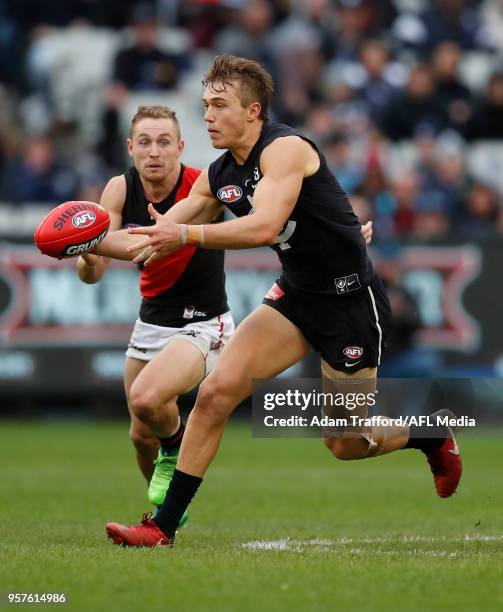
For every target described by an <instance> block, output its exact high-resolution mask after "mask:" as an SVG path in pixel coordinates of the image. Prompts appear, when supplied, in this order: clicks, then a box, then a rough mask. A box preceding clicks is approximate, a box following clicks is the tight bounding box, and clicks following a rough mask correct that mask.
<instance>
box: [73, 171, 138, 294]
mask: <svg viewBox="0 0 503 612" xmlns="http://www.w3.org/2000/svg"><path fill="white" fill-rule="evenodd" d="M125 197H126V181H125V179H124V177H123V176H114V177H113V178H111V179H110V180H109V181H108V183H107V184H106V186H105V189H104V190H103V193H102V194H101V198H100V204H101V206H103V208H105V209H106V210H107V211H108V214H109V216H110V230H109V234H108V236H106V237H105V241H107V242H110V243H112V244H113V243H114V238H113V234H114V233H117V230H120V228H121V225H122V208H123V206H124V200H125ZM105 248H106V247H105ZM99 253H100V255H93V254H92V253H85V254H84V255H80V256H79V258H78V259H77V272H78V274H79V277H80V280H81V281H83V282H84V283H87V284H94V283H97V282H98V281H99V280H101V278H102V277H103V274H105V272H106V270H107V268H108V264H109V263H110V259H109V257H104V256H102V255H104V254H105V253H106V251H104V252H103V254H101V251H99Z"/></svg>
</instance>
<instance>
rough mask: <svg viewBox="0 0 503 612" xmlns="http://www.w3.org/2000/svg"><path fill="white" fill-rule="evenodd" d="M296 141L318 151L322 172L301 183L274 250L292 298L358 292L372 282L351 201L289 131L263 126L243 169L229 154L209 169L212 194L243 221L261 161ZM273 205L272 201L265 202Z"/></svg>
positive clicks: (269, 124) (268, 124)
mask: <svg viewBox="0 0 503 612" xmlns="http://www.w3.org/2000/svg"><path fill="white" fill-rule="evenodd" d="M285 136H299V137H300V138H302V139H304V140H306V141H307V142H309V143H310V144H311V145H312V146H313V147H314V149H315V150H316V151H317V152H318V155H319V158H320V167H319V169H318V170H317V172H316V173H315V174H313V175H312V176H310V177H307V178H305V179H304V180H303V181H302V188H301V191H300V194H299V197H298V200H297V202H296V204H295V207H294V209H293V210H292V213H291V215H290V217H289V219H288V221H287V223H286V224H285V226H284V227H283V230H282V232H281V233H280V235H279V236H278V238H277V240H276V243H275V244H274V245H273V247H272V248H273V249H274V250H275V251H276V252H277V254H278V256H279V259H280V262H281V265H282V268H283V279H284V281H285V282H286V284H287V286H288V287H289V289H290V290H291V291H292V292H293V293H299V294H300V293H308V294H324V295H331V294H333V295H343V294H346V293H349V292H353V291H361V290H362V289H363V288H365V287H366V286H367V285H368V284H369V282H370V281H371V279H372V277H373V274H374V273H373V270H372V264H371V262H370V260H369V258H368V256H367V250H366V246H365V240H364V239H363V236H362V234H361V226H360V223H359V222H358V219H357V218H356V215H355V214H354V212H353V209H352V208H351V204H350V203H349V200H348V198H347V196H346V194H345V193H344V191H343V190H342V188H341V186H340V185H339V183H338V181H337V179H336V178H335V176H334V175H333V174H332V173H331V172H330V170H329V169H328V166H327V163H326V160H325V157H324V156H323V154H322V153H321V152H320V151H319V150H318V148H317V147H316V145H315V144H314V143H312V142H311V141H310V140H309V139H308V138H306V137H305V136H303V135H302V134H300V133H299V132H297V131H296V130H294V129H293V128H291V127H289V126H287V125H283V124H279V123H272V122H269V121H268V122H266V123H264V126H263V128H262V131H261V134H260V137H259V139H258V140H257V142H256V143H255V145H254V147H253V149H252V150H251V151H250V154H249V155H248V158H247V160H246V162H245V163H244V164H243V165H239V164H237V162H236V160H235V159H234V157H233V156H232V154H231V153H230V151H227V152H226V153H224V154H223V155H222V156H220V157H219V158H218V159H217V160H216V161H214V162H213V163H212V164H211V165H210V166H209V183H210V189H211V191H212V193H213V195H214V196H215V197H216V198H217V199H218V201H219V202H222V203H223V204H225V206H226V207H227V208H228V209H229V210H230V211H231V212H232V213H234V214H235V215H236V216H237V217H243V216H245V215H248V214H250V213H251V212H252V206H253V192H254V190H255V188H256V186H257V183H258V181H259V180H260V179H261V178H262V172H261V168H260V156H261V153H262V151H263V150H264V149H265V148H266V147H267V146H268V145H269V144H271V142H273V141H274V140H276V139H277V138H282V137H285ZM269 205H270V206H274V202H273V201H272V202H270V203H269Z"/></svg>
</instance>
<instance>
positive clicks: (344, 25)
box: [335, 0, 371, 62]
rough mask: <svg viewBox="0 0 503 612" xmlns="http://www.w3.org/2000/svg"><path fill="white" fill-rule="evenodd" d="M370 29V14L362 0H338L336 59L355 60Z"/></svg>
mask: <svg viewBox="0 0 503 612" xmlns="http://www.w3.org/2000/svg"><path fill="white" fill-rule="evenodd" d="M370 29H371V14H370V12H369V10H368V7H367V6H366V5H365V2H364V1H363V0H338V2H337V32H336V37H335V41H336V51H335V55H336V57H337V60H338V61H344V62H356V61H358V52H359V49H360V48H361V46H362V44H363V42H364V41H365V39H366V38H367V37H368V36H369V34H370Z"/></svg>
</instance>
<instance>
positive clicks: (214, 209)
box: [128, 168, 222, 265]
mask: <svg viewBox="0 0 503 612" xmlns="http://www.w3.org/2000/svg"><path fill="white" fill-rule="evenodd" d="M148 210H149V212H150V214H151V216H152V217H153V218H154V219H155V221H156V224H155V225H153V226H150V227H139V228H138V227H133V228H131V229H129V230H128V232H129V233H130V234H140V235H141V236H142V238H141V239H140V241H139V242H138V239H139V238H140V236H135V237H134V240H135V241H136V242H135V244H133V245H131V246H130V247H129V249H128V251H129V253H130V258H131V257H134V258H135V259H134V261H139V259H138V256H139V255H140V253H142V252H143V251H144V250H145V249H147V248H148V249H150V250H151V253H152V256H151V257H150V259H148V260H147V261H146V262H145V265H148V264H150V263H152V261H155V260H156V259H161V258H162V257H165V256H166V255H168V254H169V253H170V252H172V251H174V250H176V249H178V248H179V247H180V246H182V230H181V227H180V225H179V224H182V223H183V224H187V223H191V224H195V225H199V224H203V223H210V222H211V221H213V219H215V217H216V216H217V215H218V214H219V213H220V212H221V210H222V205H221V204H220V202H219V201H218V200H217V199H216V198H215V196H214V195H213V194H212V193H211V190H210V185H209V180H208V169H207V168H205V169H204V170H203V171H202V172H201V174H200V175H199V176H198V178H197V180H196V182H195V183H194V185H193V186H192V189H191V190H190V193H189V195H188V196H187V197H186V198H185V199H183V200H180V201H179V202H177V203H176V204H175V205H174V206H173V207H172V208H170V209H169V210H168V211H167V212H166V213H165V214H164V215H161V214H160V213H158V212H157V211H156V210H155V208H154V207H153V206H152V205H149V209H148ZM144 230H148V232H147V231H144ZM145 234H147V235H148V236H149V237H148V238H147V239H145V237H144V235H145ZM173 243H174V244H175V245H176V246H174V247H172V244H173ZM165 245H169V246H165ZM161 247H162V251H159V249H160V248H161Z"/></svg>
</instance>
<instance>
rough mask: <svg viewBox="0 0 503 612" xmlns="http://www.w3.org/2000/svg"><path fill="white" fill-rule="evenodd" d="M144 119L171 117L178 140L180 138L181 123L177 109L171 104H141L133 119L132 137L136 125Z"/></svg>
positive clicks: (130, 131)
mask: <svg viewBox="0 0 503 612" xmlns="http://www.w3.org/2000/svg"><path fill="white" fill-rule="evenodd" d="M142 119H171V121H172V122H173V123H174V125H175V128H176V131H177V134H178V140H180V124H179V122H178V118H177V116H176V113H175V111H174V110H173V109H172V108H170V107H169V106H139V107H138V110H137V111H136V113H135V116H134V117H133V118H132V120H131V128H130V130H129V137H130V138H131V137H132V134H133V128H134V126H135V125H136V124H137V123H138V122H139V121H141V120H142Z"/></svg>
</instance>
